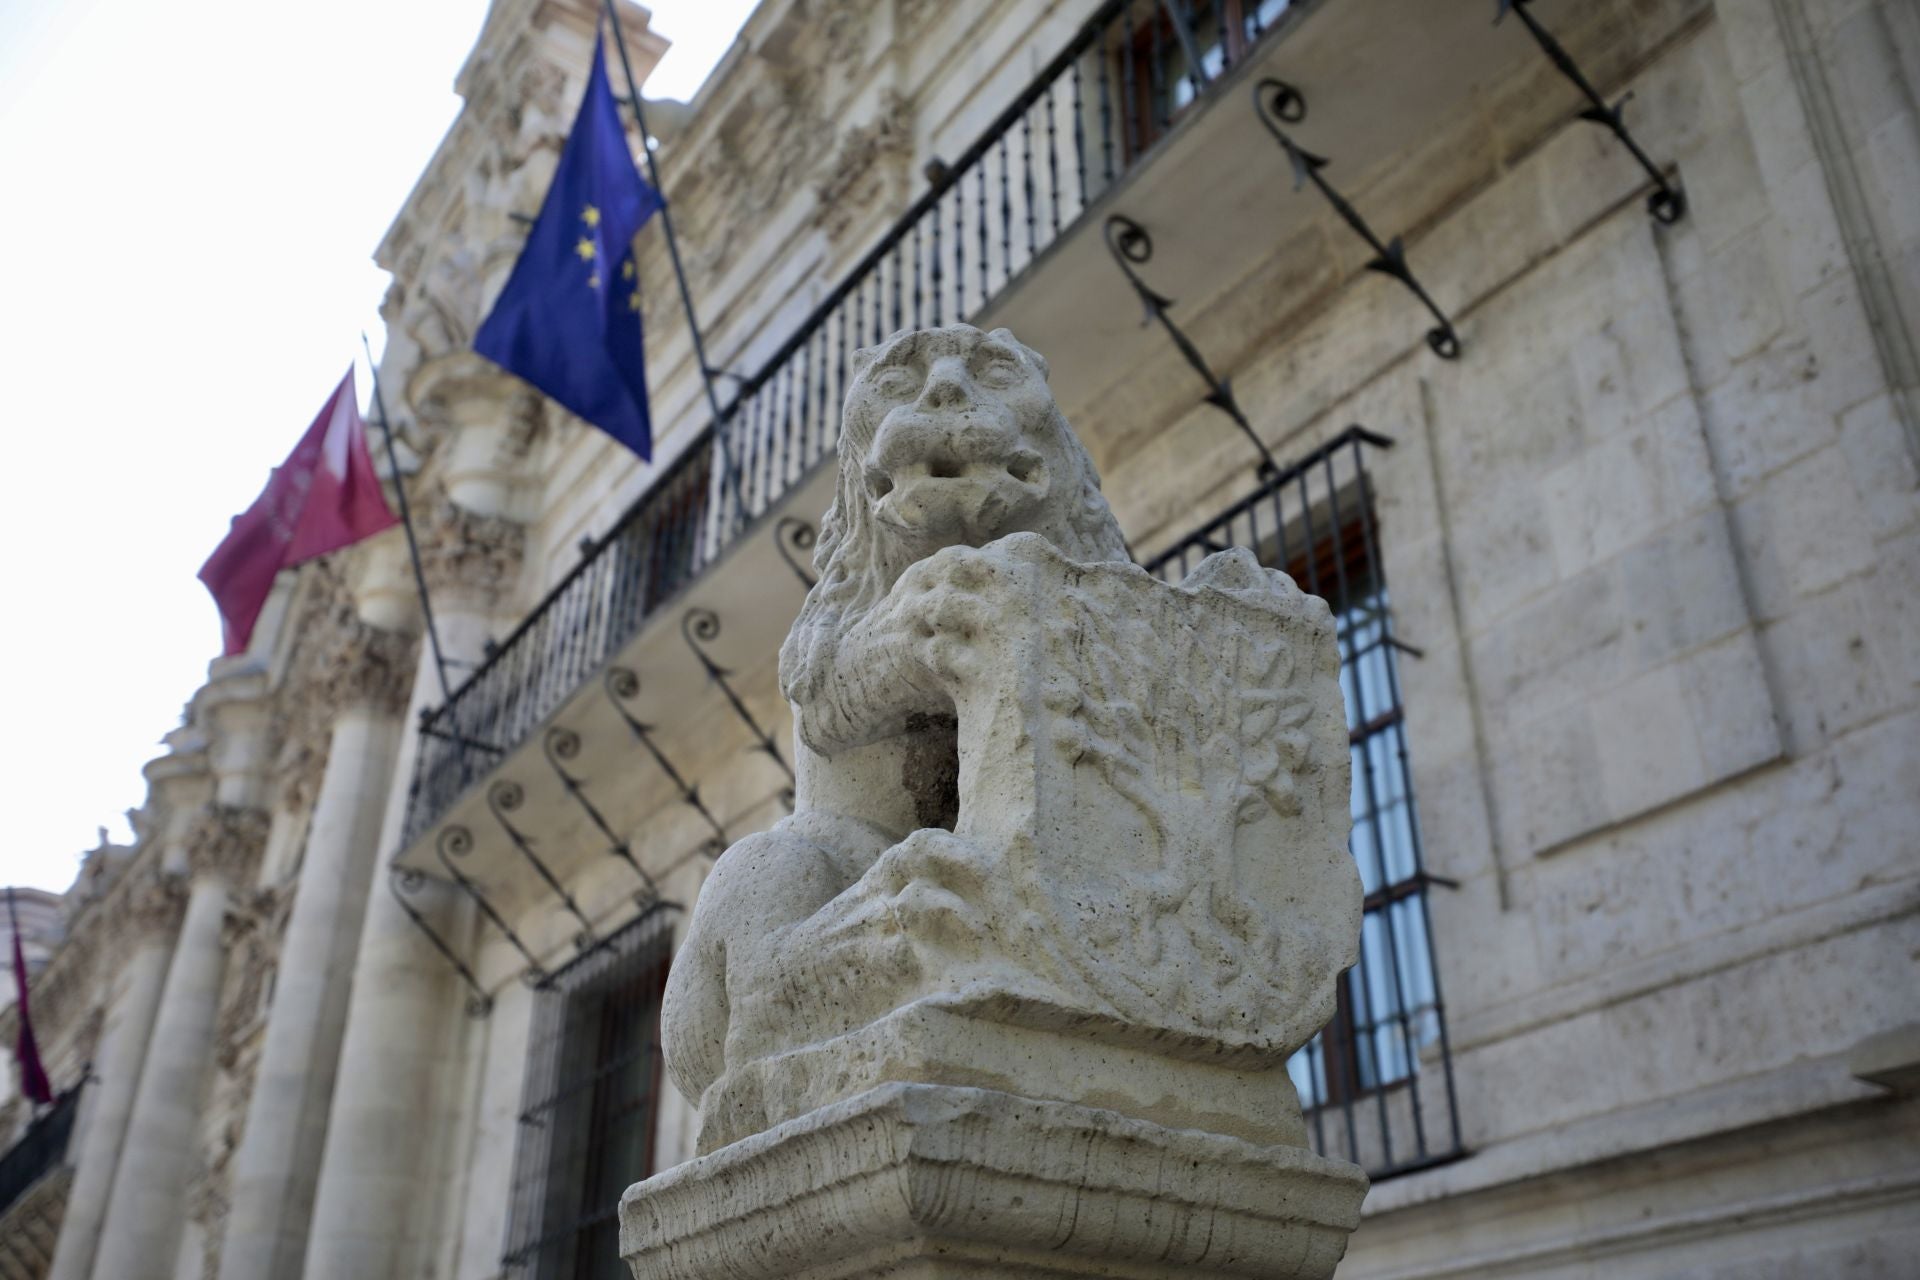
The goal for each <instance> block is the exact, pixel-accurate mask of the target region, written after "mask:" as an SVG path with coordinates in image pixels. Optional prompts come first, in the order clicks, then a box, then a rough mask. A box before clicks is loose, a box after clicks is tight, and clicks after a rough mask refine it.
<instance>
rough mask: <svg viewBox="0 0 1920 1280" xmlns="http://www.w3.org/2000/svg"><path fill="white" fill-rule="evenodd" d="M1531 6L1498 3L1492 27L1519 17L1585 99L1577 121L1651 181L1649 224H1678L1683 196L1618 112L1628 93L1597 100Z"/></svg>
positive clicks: (1515, 0) (1525, 1)
mask: <svg viewBox="0 0 1920 1280" xmlns="http://www.w3.org/2000/svg"><path fill="white" fill-rule="evenodd" d="M1531 3H1532V0H1498V4H1499V8H1498V10H1497V11H1496V12H1495V13H1494V15H1493V24H1494V25H1495V26H1496V27H1497V26H1499V25H1500V24H1501V23H1502V22H1504V21H1505V20H1506V17H1507V15H1508V14H1509V13H1514V14H1518V15H1519V16H1520V21H1521V23H1522V24H1523V25H1524V26H1525V27H1526V29H1527V32H1528V34H1529V35H1531V36H1532V37H1533V42H1534V43H1535V44H1537V45H1539V46H1540V51H1541V52H1542V53H1544V54H1546V55H1547V60H1548V61H1549V62H1551V63H1553V65H1554V66H1555V67H1556V68H1557V69H1558V70H1559V72H1560V74H1561V75H1563V76H1565V77H1566V78H1567V79H1568V80H1571V81H1572V82H1573V85H1574V87H1575V88H1576V89H1578V90H1580V92H1581V94H1582V95H1584V96H1585V97H1586V100H1587V102H1588V104H1589V105H1588V107H1587V109H1586V110H1585V111H1582V112H1581V113H1580V118H1581V119H1582V120H1587V121H1590V122H1592V123H1593V124H1597V125H1599V126H1600V127H1602V128H1603V129H1606V130H1607V131H1608V132H1610V133H1612V134H1613V136H1614V137H1616V138H1618V139H1619V140H1620V145H1621V146H1623V147H1625V148H1626V149H1627V152H1628V154H1629V155H1631V156H1632V157H1633V158H1634V161H1635V162H1636V163H1637V164H1639V166H1640V167H1641V168H1642V169H1644V170H1645V171H1646V174H1647V177H1648V178H1650V179H1652V180H1653V187H1654V190H1653V194H1651V195H1649V196H1648V197H1647V212H1648V213H1649V214H1651V215H1652V216H1653V220H1654V221H1655V222H1658V223H1660V224H1661V225H1662V226H1668V227H1670V226H1672V225H1673V224H1674V223H1676V222H1678V221H1680V219H1681V218H1682V217H1684V216H1686V212H1687V196H1686V193H1685V192H1684V191H1682V190H1681V189H1680V188H1679V187H1678V186H1676V185H1675V184H1674V183H1673V182H1672V181H1671V180H1669V179H1668V177H1667V175H1666V174H1665V173H1664V172H1663V171H1662V170H1661V168H1660V166H1659V165H1657V164H1655V163H1654V162H1653V157H1651V156H1649V155H1648V154H1647V153H1646V151H1645V149H1643V148H1642V147H1641V146H1640V144H1639V142H1637V141H1636V140H1635V139H1634V136H1633V132H1632V131H1631V130H1629V129H1628V128H1627V122H1626V118H1625V117H1624V115H1623V114H1622V112H1623V110H1624V109H1625V107H1626V105H1627V103H1628V102H1630V101H1631V100H1632V99H1633V95H1632V94H1631V93H1629V94H1627V95H1625V96H1624V97H1622V98H1621V99H1620V100H1619V101H1618V102H1615V103H1611V104H1609V103H1608V102H1607V100H1606V99H1605V98H1603V97H1601V96H1600V91H1599V90H1598V89H1596V88H1594V87H1593V82H1592V81H1591V80H1589V79H1587V77H1586V73H1585V72H1583V71H1581V70H1580V64H1579V63H1577V62H1575V61H1574V60H1573V55H1572V54H1570V53H1568V52H1567V49H1566V46H1565V45H1563V44H1561V43H1560V42H1559V41H1558V40H1556V39H1554V38H1553V33H1552V32H1551V31H1548V30H1547V29H1546V28H1545V27H1543V26H1541V25H1540V20H1539V19H1538V18H1536V17H1534V16H1533V14H1532V12H1531V11H1529V9H1528V8H1527V6H1528V5H1529V4H1531Z"/></svg>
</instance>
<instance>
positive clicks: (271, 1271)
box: [220, 623, 414, 1280]
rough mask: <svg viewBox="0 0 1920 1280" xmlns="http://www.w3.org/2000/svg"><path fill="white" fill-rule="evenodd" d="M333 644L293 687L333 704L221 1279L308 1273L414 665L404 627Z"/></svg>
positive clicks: (364, 632)
mask: <svg viewBox="0 0 1920 1280" xmlns="http://www.w3.org/2000/svg"><path fill="white" fill-rule="evenodd" d="M328 649H329V652H327V653H326V655H325V656H324V658H323V659H322V661H321V662H320V664H319V665H318V669H317V670H312V671H310V672H308V673H307V676H306V679H305V681H304V685H303V688H302V689H301V691H300V693H299V695H298V696H301V697H305V698H309V699H317V700H318V705H319V706H320V707H323V708H330V709H337V710H334V711H333V715H334V720H333V727H332V730H331V732H330V733H329V735H328V742H327V745H326V747H325V751H326V767H325V772H324V774H323V775H322V776H321V781H320V787H319V793H318V795H317V797H316V798H315V800H314V804H313V818H312V823H311V826H310V828H309V830H308V834H307V842H306V852H305V856H304V858H303V861H302V864H301V873H300V884H299V890H298V892H297V893H296V894H295V896H294V900H293V910H292V914H291V916H290V918H289V919H288V922H287V930H286V936H285V939H284V941H283V942H282V944H281V951H280V963H279V965H278V969H277V973H278V978H277V980H276V982H275V985H274V992H273V1005H272V1009H271V1011H270V1012H269V1015H268V1021H267V1029H266V1036H265V1041H264V1044H263V1046H262V1048H261V1056H260V1066H259V1072H258V1075H257V1076H256V1078H255V1082H254V1088H253V1096H252V1097H251V1099H250V1100H249V1102H248V1104H247V1120H246V1125H245V1128H244V1129H243V1130H242V1133H241V1140H240V1147H239V1150H238V1151H237V1152H235V1154H234V1163H233V1183H232V1203H231V1208H230V1209H229V1211H228V1214H227V1222H226V1237H225V1241H224V1243H223V1246H222V1249H221V1253H220V1275H221V1276H222V1277H223V1278H226V1280H256V1278H257V1277H264V1276H273V1277H289V1278H290V1277H294V1276H297V1275H299V1274H300V1267H301V1262H302V1259H303V1258H304V1256H305V1253H306V1244H307V1224H308V1220H309V1217H310V1215H311V1213H312V1209H313V1196H314V1188H315V1183H316V1180H317V1177H318V1171H319V1163H320V1153H321V1148H322V1146H323V1145H324V1143H325V1139H326V1130H327V1116H328V1107H329V1104H330V1102H331V1101H332V1096H333V1083H334V1068H335V1065H336V1063H337V1062H338V1060H339V1052H340V1038H341V1035H342V1034H343V1032H344V1031H345V1027H346V1018H347V997H348V992H349V982H350V976H351V973H352V965H353V953H354V949H355V946H356V945H357V943H358V941H359V938H360V929H361V924H362V921H363V919H364V916H365V911H366V904H367V890H368V886H369V884H370V883H371V880H370V876H371V872H372V868H373V865H374V863H375V862H376V860H377V859H378V858H379V856H380V853H381V844H380V827H381V819H382V817H383V815H384V812H385V808H386V803H385V802H386V799H387V795H388V792H389V790H390V789H391V787H392V783H393V777H394V763H395V756H396V754H397V753H398V749H399V744H400V738H401V722H400V716H401V713H402V710H403V708H404V705H405V702H406V697H407V690H408V686H409V684H410V682H411V680H412V677H413V665H414V660H413V640H412V638H411V637H409V636H406V635H403V634H401V633H398V632H392V631H377V630H374V629H373V628H370V627H366V626H363V625H358V624H357V623H353V624H350V625H348V626H347V627H346V628H345V629H344V632H343V634H342V635H340V636H339V638H338V639H337V640H336V641H335V643H333V644H332V645H330V646H328ZM293 719H295V720H296V721H297V720H299V719H300V717H297V716H296V717H293Z"/></svg>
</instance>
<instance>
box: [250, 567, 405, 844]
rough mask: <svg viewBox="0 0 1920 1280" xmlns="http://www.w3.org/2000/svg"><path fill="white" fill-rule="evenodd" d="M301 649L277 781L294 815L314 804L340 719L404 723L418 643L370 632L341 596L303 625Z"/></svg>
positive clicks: (286, 706)
mask: <svg viewBox="0 0 1920 1280" xmlns="http://www.w3.org/2000/svg"><path fill="white" fill-rule="evenodd" d="M301 645H302V650H301V654H300V657H299V659H298V660H297V663H296V666H295V670H294V672H293V674H292V676H291V677H290V679H289V687H288V690H287V693H286V695H285V696H284V698H283V701H282V706H281V710H280V717H279V720H280V729H279V739H280V749H279V756H278V760H277V767H276V773H277V775H278V778H279V781H280V788H281V800H282V802H283V803H284V804H285V805H286V806H287V807H288V808H291V809H301V808H305V807H306V806H307V805H309V804H311V803H312V802H313V798H314V796H315V794H316V793H317V792H318V790H319V786H320V778H321V775H322V774H323V773H324V771H325V770H326V765H327V756H328V754H329V751H330V749H331V743H332V729H333V725H334V722H335V721H336V720H337V719H338V718H339V715H340V713H341V712H342V711H344V710H347V709H350V708H360V709H366V710H371V711H373V712H375V713H376V714H381V715H388V716H398V715H400V714H401V713H402V712H404V711H405V710H406V705H407V697H408V695H409V694H410V693H411V692H412V689H413V674H414V668H415V666H416V661H415V655H416V651H417V649H418V646H419V641H418V638H417V637H415V636H413V635H409V634H407V633H405V632H400V631H388V630H385V629H383V628H380V627H374V626H370V625H368V624H367V623H366V622H365V621H363V620H362V619H361V618H360V616H359V615H358V614H357V613H356V612H355V610H354V607H353V605H352V603H351V602H350V601H349V600H348V599H347V598H346V596H345V595H344V594H338V595H335V596H333V597H330V598H329V599H328V600H327V601H325V602H324V604H323V605H322V606H321V607H317V608H316V609H314V610H313V611H312V612H311V613H310V614H309V616H308V617H307V618H306V619H305V620H304V634H303V635H302V637H301Z"/></svg>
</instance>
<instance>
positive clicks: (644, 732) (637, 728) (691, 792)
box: [601, 667, 727, 858]
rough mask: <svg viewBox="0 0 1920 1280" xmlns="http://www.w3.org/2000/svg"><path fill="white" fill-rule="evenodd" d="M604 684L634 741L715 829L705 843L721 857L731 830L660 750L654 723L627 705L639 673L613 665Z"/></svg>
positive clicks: (711, 853) (636, 690) (636, 694)
mask: <svg viewBox="0 0 1920 1280" xmlns="http://www.w3.org/2000/svg"><path fill="white" fill-rule="evenodd" d="M601 687H602V688H603V689H605V690H606V694H607V701H608V702H610V703H612V704H613V709H614V711H616V712H617V713H618V714H619V716H620V719H621V720H623V721H625V722H626V726H627V731H628V732H629V733H631V734H633V737H634V741H636V742H638V743H639V744H640V745H641V746H642V747H644V748H645V749H646V752H647V754H648V755H650V756H652V757H653V762H654V763H655V764H657V765H659V766H660V772H662V773H664V774H666V775H667V781H669V782H671V783H672V784H673V786H674V789H675V790H677V791H678V792H679V793H680V799H681V800H682V801H684V802H685V803H686V804H687V806H688V807H689V808H691V809H692V810H693V811H694V812H695V813H697V814H699V815H700V817H701V819H702V820H703V821H704V822H705V823H706V824H707V826H708V828H709V829H710V830H711V831H712V832H713V836H712V838H711V839H709V840H708V841H707V842H706V845H705V852H706V855H707V856H708V857H709V858H717V857H719V856H720V854H721V853H722V852H723V851H724V850H725V849H726V847H727V829H726V828H725V827H724V826H722V825H721V824H720V820H719V819H718V818H716V817H714V816H713V811H712V810H711V809H709V808H707V802H706V801H705V800H703V799H701V798H700V788H699V787H698V786H697V785H695V784H693V783H689V782H688V781H687V778H686V775H685V774H683V773H681V772H680V770H679V769H678V768H677V767H676V766H675V765H674V763H673V761H672V760H671V759H669V758H668V757H667V754H666V752H664V751H662V750H661V749H660V744H659V743H657V742H655V741H654V740H653V726H652V725H650V724H647V723H646V722H645V721H643V720H641V719H640V718H639V717H638V716H636V715H634V714H633V712H632V711H630V710H629V709H628V705H627V704H628V703H630V702H632V701H633V700H634V699H635V698H637V697H639V696H640V677H639V675H638V674H637V673H635V672H634V671H632V670H630V669H629V668H626V667H609V668H607V674H606V676H605V678H604V679H603V680H602V681H601Z"/></svg>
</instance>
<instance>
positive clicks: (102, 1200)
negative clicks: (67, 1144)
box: [47, 875, 185, 1280]
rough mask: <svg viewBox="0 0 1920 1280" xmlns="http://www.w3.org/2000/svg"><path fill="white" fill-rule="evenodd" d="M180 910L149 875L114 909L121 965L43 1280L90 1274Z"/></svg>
mask: <svg viewBox="0 0 1920 1280" xmlns="http://www.w3.org/2000/svg"><path fill="white" fill-rule="evenodd" d="M184 902H185V899H184V896H183V895H182V894H181V892H180V887H179V885H178V884H177V883H176V882H174V881H171V880H166V879H162V878H160V877H159V876H157V875H151V876H149V877H148V878H147V879H146V881H145V883H143V884H141V885H140V886H138V887H136V888H134V889H133V890H132V892H131V893H129V895H128V896H127V897H126V898H124V899H122V900H121V901H120V902H119V903H118V904H117V909H118V911H119V916H118V918H117V920H116V922H115V924H114V925H113V927H112V928H111V929H110V930H109V931H108V934H109V936H110V937H111V938H112V939H113V945H114V946H115V947H116V948H118V949H120V951H121V955H122V956H124V959H123V960H122V962H121V964H120V966H119V974H118V976H117V978H116V980H115V985H116V987H117V991H116V993H115V995H114V997H113V1002H112V1004H111V1005H109V1006H108V1009H107V1020H106V1026H105V1029H104V1030H103V1031H102V1033H101V1036H100V1048H99V1052H98V1055H97V1057H96V1058H95V1061H94V1067H93V1074H94V1076H95V1077H96V1079H95V1080H94V1081H93V1083H91V1084H89V1085H88V1086H87V1087H88V1088H89V1089H91V1090H92V1091H93V1097H92V1099H91V1100H90V1101H89V1103H88V1106H89V1107H90V1108H91V1109H92V1112H93V1114H92V1116H91V1117H90V1118H89V1120H88V1122H87V1129H86V1136H85V1138H84V1139H82V1142H81V1147H80V1151H79V1153H78V1155H77V1157H76V1159H75V1162H74V1174H73V1185H72V1187H71V1188H69V1190H68V1191H67V1209H66V1216H65V1217H64V1218H62V1219H61V1222H60V1238H59V1242H58V1243H57V1244H56V1245H55V1247H54V1254H53V1265H52V1267H51V1268H50V1269H49V1270H48V1272H47V1280H87V1277H88V1276H89V1275H90V1274H91V1273H92V1269H93V1254H94V1249H95V1246H97V1245H98V1244H99V1241H100V1227H101V1224H102V1223H103V1222H104V1221H105V1220H106V1216H107V1197H108V1194H109V1192H110V1191H111V1189H112V1187H113V1174H114V1169H115V1167H116V1166H117V1165H118V1164H119V1162H120V1150H121V1143H122V1141H123V1140H124V1139H125V1137H126V1133H127V1120H128V1118H129V1117H130V1116H131V1115H132V1113H133V1100H134V1091H135V1088H136V1087H137V1086H138V1085H139V1083H140V1068H141V1064H142V1063H143V1062H145V1060H146V1056H147V1040H148V1037H149V1035H150V1034H151V1033H152V1031H153V1018H154V1014H155V1012H156V1011H157V1010H158V1009H159V1007H160V992H161V988H162V985H163V984H164V983H165V981H166V977H167V960H168V956H169V953H170V952H171V951H172V949H173V934H174V930H175V929H176V928H177V927H178V926H179V923H180V911H181V907H182V906H183V905H184Z"/></svg>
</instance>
